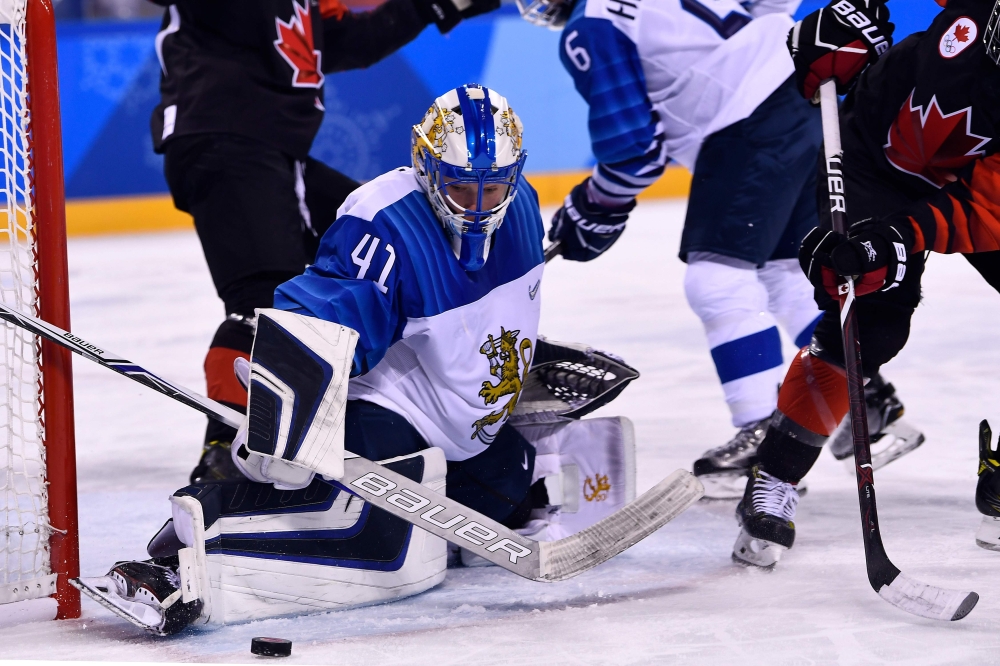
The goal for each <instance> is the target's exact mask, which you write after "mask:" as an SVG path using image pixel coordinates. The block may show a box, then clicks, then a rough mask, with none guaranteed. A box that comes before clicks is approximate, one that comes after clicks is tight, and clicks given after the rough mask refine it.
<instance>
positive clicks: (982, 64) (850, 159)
mask: <svg viewBox="0 0 1000 666" xmlns="http://www.w3.org/2000/svg"><path fill="white" fill-rule="evenodd" d="M871 2H875V0H871ZM866 4H867V3H866ZM939 4H946V6H945V8H944V10H943V11H942V12H941V13H940V14H938V16H937V17H936V18H935V19H934V20H933V22H932V23H931V25H930V26H929V27H928V28H927V30H926V31H925V32H919V33H916V34H914V35H911V36H910V37H908V38H906V39H905V40H903V41H901V42H900V43H899V44H897V45H895V46H893V47H892V48H891V49H888V50H886V49H884V48H879V47H877V46H876V45H874V44H872V43H871V40H868V37H869V36H870V35H867V34H865V30H863V29H862V28H866V27H867V28H872V29H871V30H869V32H877V29H878V27H879V26H878V25H877V24H876V25H875V26H874V27H872V26H871V25H868V24H866V26H858V25H857V24H855V28H854V30H853V32H852V31H851V30H850V29H847V28H845V27H844V26H845V25H847V23H846V22H845V21H839V23H838V26H839V27H838V28H837V29H836V30H832V29H828V28H829V25H832V24H828V25H827V27H826V28H825V27H824V22H830V21H836V20H837V16H844V15H849V14H850V13H851V11H853V10H852V9H851V8H853V5H851V3H850V2H844V1H841V2H835V3H831V5H829V6H828V7H826V8H824V9H823V10H822V11H820V12H816V13H814V14H812V15H810V16H809V17H807V18H805V19H804V20H803V21H802V22H801V23H800V24H799V25H797V26H796V28H795V29H794V30H793V31H792V34H791V35H790V38H789V45H790V47H791V50H792V54H793V58H794V60H795V64H796V69H797V73H798V80H799V83H800V88H801V89H802V90H803V92H804V93H805V94H807V95H809V94H811V92H812V90H814V89H815V88H816V86H817V85H818V84H819V82H821V81H822V80H824V79H827V78H835V79H837V82H838V87H839V88H841V91H842V92H846V91H848V89H849V93H848V96H847V98H846V100H845V102H844V104H843V108H842V109H841V114H840V131H841V137H842V142H843V151H844V158H843V172H844V183H843V186H844V193H845V201H846V204H847V206H846V208H847V214H848V216H849V221H850V222H852V224H851V227H850V231H849V235H848V236H847V237H845V236H842V235H840V234H837V233H835V232H833V231H830V230H829V229H822V228H817V229H814V230H813V231H812V232H810V234H809V235H808V236H807V237H806V239H805V240H804V241H803V244H802V249H801V252H800V262H801V264H802V267H803V270H804V271H805V272H806V274H807V275H808V276H809V278H810V280H811V281H812V282H813V284H814V285H816V287H817V290H816V293H817V301H818V302H819V303H820V305H821V307H822V308H823V309H824V310H825V315H824V317H823V318H822V320H821V321H820V323H819V324H818V325H817V327H816V330H815V332H814V334H813V340H812V342H811V344H810V345H809V346H808V347H805V348H803V349H802V350H801V351H800V352H799V354H798V355H797V357H796V359H795V361H794V362H793V364H792V366H791V368H790V369H789V371H788V373H787V375H786V377H785V381H784V384H783V385H782V388H781V391H780V395H779V402H778V408H779V412H780V413H779V414H778V416H777V417H776V418H775V420H774V421H772V424H771V428H770V431H769V432H768V434H767V436H766V437H765V439H764V442H763V443H762V444H761V446H760V449H759V464H758V466H757V467H756V468H755V469H754V473H753V477H752V478H753V483H749V484H747V489H746V493H745V495H744V498H743V500H742V502H741V504H740V506H739V508H738V509H737V515H738V518H739V519H740V521H741V524H742V526H743V530H742V532H741V534H740V536H739V538H738V540H737V544H736V547H735V549H734V552H733V555H734V557H735V558H737V559H739V560H743V561H746V562H750V563H752V564H758V565H765V566H766V565H772V564H774V563H775V562H776V561H777V559H778V557H779V556H780V553H781V551H782V550H783V549H784V548H788V547H790V546H791V545H792V542H793V541H794V536H795V527H794V523H793V522H792V521H793V519H794V516H795V502H796V499H797V490H796V484H797V483H798V482H799V481H800V480H801V479H802V477H803V476H804V475H805V474H806V472H808V470H809V469H810V468H811V467H812V465H813V463H814V462H815V461H816V459H817V457H818V456H819V453H820V450H821V448H820V447H821V446H822V445H823V443H824V441H825V440H826V435H827V434H829V432H830V429H831V428H833V427H834V426H835V425H836V423H837V422H839V421H840V419H841V418H842V417H843V416H844V414H845V413H846V412H847V408H848V396H847V387H846V380H845V376H844V370H843V366H844V356H843V346H842V342H841V331H840V328H841V327H840V321H839V304H838V302H837V300H836V298H835V296H836V287H837V278H838V276H846V275H850V276H855V286H856V294H857V295H858V300H857V302H856V305H855V308H856V313H857V321H858V326H859V331H860V344H861V356H862V359H863V368H862V370H863V372H864V375H865V377H873V376H874V375H875V373H876V372H877V371H878V369H879V367H880V366H882V365H883V364H884V363H886V362H887V361H889V360H890V359H891V358H893V357H894V356H895V355H896V354H897V353H898V352H899V351H900V350H901V349H902V348H903V346H904V345H905V343H906V340H907V337H908V335H909V328H910V318H911V316H912V315H913V311H914V309H915V308H916V307H917V305H918V303H919V301H920V279H921V275H922V273H923V269H924V261H925V252H928V251H934V252H942V253H956V252H957V253H962V254H964V255H965V256H966V258H967V259H968V260H969V262H970V263H971V264H972V265H973V266H974V267H975V268H976V270H978V271H979V273H980V274H982V276H983V277H984V278H985V279H986V281H987V282H988V283H989V284H990V285H992V286H993V287H994V288H997V289H1000V155H998V154H997V152H998V149H1000V42H998V38H1000V35H997V16H998V13H1000V3H995V2H994V0H949V1H948V2H947V3H944V2H943V1H941V2H939ZM991 13H992V14H991ZM991 17H992V18H991ZM832 35H836V36H835V37H831V36H832ZM821 37H822V38H821ZM838 39H839V40H840V41H837V40H838ZM866 40H867V41H866ZM838 47H839V48H838ZM859 51H860V52H861V54H864V55H863V57H859ZM880 55H881V57H879V56H880ZM869 61H873V62H874V64H871V65H870V66H869V67H868V68H867V69H866V70H865V71H864V72H863V73H861V74H860V77H858V73H859V72H860V71H861V70H862V69H863V68H864V66H866V65H868V63H869ZM855 80H856V81H857V83H856V85H854V86H853V87H851V84H852V83H853V82H854V81H855ZM821 168H825V167H823V166H821ZM987 449H988V446H987ZM981 469H982V467H981ZM992 469H993V468H992V467H991V468H990V469H989V472H990V473H989V474H987V473H986V472H985V471H984V472H983V474H982V475H981V478H991V477H992V476H993V474H992ZM990 487H991V484H990V483H987V482H981V483H980V488H979V494H983V493H984V492H985V490H984V489H989V488H990ZM979 504H980V509H981V510H983V507H984V506H986V505H987V504H986V503H984V502H979ZM990 511H991V512H993V511H994V510H993V509H990ZM992 515H993V514H992V513H990V514H988V515H987V516H986V520H993V518H992ZM985 527H986V526H985V525H984V528H985ZM984 528H981V531H982V529H984ZM994 529H996V528H995V527H994ZM980 541H982V539H980Z"/></svg>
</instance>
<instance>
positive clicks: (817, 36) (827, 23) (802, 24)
mask: <svg viewBox="0 0 1000 666" xmlns="http://www.w3.org/2000/svg"><path fill="white" fill-rule="evenodd" d="M895 27H896V26H895V25H893V24H892V23H890V22H889V10H888V9H887V8H886V6H885V4H884V3H883V0H832V1H831V2H830V4H828V5H827V6H826V7H824V8H823V9H818V10H816V11H814V12H813V13H812V14H809V15H808V16H806V17H805V18H804V19H802V20H801V21H799V22H798V23H796V24H795V26H794V27H793V28H792V30H791V32H789V33H788V42H787V44H788V50H789V52H791V54H792V61H793V62H794V63H795V83H796V85H797V86H798V88H799V92H800V93H802V95H803V96H804V97H805V98H806V99H810V100H811V99H813V97H814V95H815V94H816V90H817V89H818V88H819V84H821V83H823V81H825V80H827V79H831V78H832V79H836V81H837V92H838V93H840V94H841V95H843V94H845V93H847V91H848V90H850V88H851V87H852V86H853V85H854V83H855V81H857V78H858V76H860V75H861V72H862V71H864V69H865V67H867V66H868V65H869V64H871V63H874V62H875V61H876V60H878V59H879V56H880V55H882V54H883V53H885V52H886V51H887V50H888V49H889V47H890V46H892V32H893V30H895Z"/></svg>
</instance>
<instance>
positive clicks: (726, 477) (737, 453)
mask: <svg viewBox="0 0 1000 666" xmlns="http://www.w3.org/2000/svg"><path fill="white" fill-rule="evenodd" d="M770 423H771V417H770V416H768V417H767V418H763V419H761V420H760V421H754V422H753V423H750V424H748V425H745V426H743V427H742V428H740V430H739V432H737V433H736V435H735V436H734V437H733V438H732V439H731V440H729V441H728V442H726V443H725V444H723V445H722V446H719V447H716V448H714V449H709V450H708V451H706V452H705V453H704V454H702V457H701V458H698V460H695V461H694V475H695V476H696V477H698V480H699V481H701V483H702V485H703V486H705V494H704V496H703V499H739V498H740V497H742V496H743V490H744V488H746V483H747V474H748V473H749V472H750V468H751V467H753V466H754V465H755V464H756V462H757V447H759V446H760V443H761V442H763V441H764V435H766V434H767V427H768V425H770Z"/></svg>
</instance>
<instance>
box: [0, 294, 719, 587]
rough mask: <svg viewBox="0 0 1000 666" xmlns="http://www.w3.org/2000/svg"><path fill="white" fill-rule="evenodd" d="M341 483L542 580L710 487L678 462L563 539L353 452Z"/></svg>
mask: <svg viewBox="0 0 1000 666" xmlns="http://www.w3.org/2000/svg"><path fill="white" fill-rule="evenodd" d="M0 319H2V320H4V321H7V322H9V323H11V324H14V325H15V326H19V327H21V328H23V329H25V330H27V331H30V332H32V333H34V334H35V335H38V336H40V337H43V338H45V339H46V340H50V341H52V342H54V343H56V344H58V345H62V346H63V347H66V348H67V349H69V350H70V351H72V352H75V353H77V354H79V355H80V356H83V357H84V358H86V359H88V360H90V361H94V362H95V363H99V364H100V365H103V366H105V367H107V368H110V369H111V370H114V371H115V372H118V373H120V374H122V375H125V376H126V377H128V378H129V379H133V380H135V381H137V382H139V383H140V384H142V385H144V386H146V387H148V388H151V389H153V390H154V391H156V392H158V393H162V394H164V395H166V396H169V397H171V398H173V399H174V400H177V401H178V402H181V403H183V404H185V405H187V406H188V407H192V408H194V409H197V410H198V411H199V412H201V413H202V414H206V415H207V416H209V417H211V418H213V419H216V420H217V421H221V422H222V423H225V424H226V425H229V426H232V427H234V428H239V427H240V426H241V425H242V424H243V419H244V417H243V414H241V413H240V412H237V411H236V410H234V409H230V408H229V407H226V406H225V405H222V404H220V403H218V402H215V401H214V400H211V399H209V398H206V397H204V396H201V395H198V394H197V393H194V392H192V391H189V390H187V389H185V388H183V387H181V386H177V385H176V384H173V383H171V382H169V381H167V380H165V379H163V378H162V377H158V376H157V375H154V374H153V373H151V372H149V371H148V370H146V369H145V368H143V367H142V366H139V365H136V364H135V363H133V362H132V361H129V360H127V359H124V358H121V357H118V356H115V355H114V354H112V353H111V352H108V351H105V350H103V349H101V348H99V347H97V346H96V345H92V344H90V343H89V342H87V341H86V340H83V339H81V338H78V337H76V336H75V335H73V334H72V333H69V332H67V331H64V330H62V329H60V328H57V327H55V326H52V325H51V324H49V323H46V322H44V321H41V320H39V319H36V318H35V317H31V316H29V315H25V314H21V313H19V312H16V311H14V310H11V309H10V308H8V307H6V306H5V305H2V304H0ZM344 469H345V471H344V477H343V478H341V479H338V480H337V483H338V484H340V485H342V486H343V487H345V488H347V489H348V490H349V491H350V492H352V493H354V494H355V495H357V496H359V497H361V498H362V499H364V500H365V501H367V502H369V503H370V504H371V505H372V506H376V507H378V508H380V509H382V510H384V511H387V512H389V513H391V514H392V515H394V516H398V517H399V518H402V519H403V520H405V521H406V522H408V523H410V524H411V525H416V526H417V527H420V528H421V529H424V530H426V531H428V532H430V533H431V534H434V535H436V536H439V537H441V538H442V539H445V540H446V541H450V542H451V543H454V544H457V545H459V546H461V547H463V548H465V549H467V550H470V551H472V552H474V553H475V554H476V555H479V556H480V557H482V558H484V559H486V560H489V561H490V562H493V563H494V564H497V565H499V566H501V567H503V568H505V569H507V570H508V571H512V572H514V573H516V574H517V575H519V576H522V577H524V578H528V579H530V580H537V581H557V580H565V579H567V578H572V577H573V576H576V575H577V574H580V573H583V572H584V571H586V570H588V569H590V568H592V567H595V566H597V565H598V564H600V563H601V562H604V561H605V560H608V559H610V558H612V557H614V556H615V555H617V554H618V553H620V552H622V551H623V550H625V549H626V548H629V547H630V546H632V545H634V544H636V543H638V542H639V541H641V540H642V539H644V538H646V537H647V536H649V535H650V534H652V533H653V532H655V531H656V530H658V529H659V528H660V527H662V526H663V525H665V524H667V523H668V522H670V521H671V520H673V519H674V518H675V517H677V516H678V515H679V514H680V513H681V512H682V511H684V510H685V509H687V508H688V507H689V506H691V505H692V504H693V503H695V502H696V501H698V499H699V498H700V497H701V495H702V493H703V492H704V489H703V488H702V486H701V483H700V482H699V481H698V480H697V479H696V478H695V477H694V476H692V475H691V474H690V473H689V472H687V471H686V470H680V469H679V470H677V471H676V472H674V473H673V474H671V475H670V476H668V477H667V478H666V479H664V480H663V481H660V483H658V484H657V485H655V486H654V487H653V488H651V489H650V490H648V491H646V492H645V493H643V494H642V496H640V497H638V498H637V499H636V500H634V501H633V502H630V503H629V504H628V505H626V506H624V507H622V508H621V509H619V510H618V511H616V512H615V513H613V514H612V515H610V516H608V517H607V518H604V519H603V520H601V521H599V522H597V523H595V524H594V525H591V526H590V527H588V528H587V529H585V530H583V531H581V532H578V533H576V534H574V535H572V536H569V537H566V538H565V539H560V540H558V541H535V540H533V539H529V538H527V537H524V536H521V535H520V534H518V533H517V532H515V531H514V530H512V529H510V528H508V527H506V526H504V525H501V524H500V523H498V522H496V521H494V520H492V519H490V518H487V517H486V516H484V515H482V514H480V513H478V512H476V511H473V510H472V509H470V508H468V507H466V506H464V505H462V504H460V503H459V502H456V501H454V500H452V499H449V498H448V497H445V496H444V495H441V494H438V493H435V492H433V491H431V490H429V489H427V488H425V487H424V486H422V485H421V484H420V483H418V482H416V481H411V480H410V479H408V478H406V477H405V476H403V475H401V474H397V473H396V472H393V471H392V470H390V469H387V468H385V467H383V466H381V465H378V464H377V463H374V462H372V461H371V460H368V459H366V458H362V457H360V456H354V455H353V454H350V453H348V454H347V459H346V460H345V464H344Z"/></svg>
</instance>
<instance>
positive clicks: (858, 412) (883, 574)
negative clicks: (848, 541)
mask: <svg viewBox="0 0 1000 666" xmlns="http://www.w3.org/2000/svg"><path fill="white" fill-rule="evenodd" d="M820 106H821V108H822V113H823V144H824V150H825V156H826V172H827V178H826V182H827V191H828V193H829V196H830V221H831V222H832V224H833V230H834V231H837V232H839V233H842V234H847V203H846V199H845V195H844V170H843V169H844V167H843V150H842V149H841V146H840V117H839V113H838V109H837V88H836V83H835V82H834V81H832V80H828V81H826V82H825V83H823V84H822V85H821V86H820ZM839 292H840V325H841V336H842V338H843V341H844V364H845V369H846V370H847V391H848V394H849V396H850V416H851V431H852V433H853V435H854V467H855V471H856V472H857V476H858V501H859V503H860V506H861V529H862V535H863V538H864V544H865V562H866V564H867V566H868V581H869V582H870V583H871V585H872V588H873V589H874V590H875V591H876V592H878V591H879V590H880V589H882V586H883V585H888V584H889V583H891V582H892V581H893V580H895V579H896V576H898V575H899V569H897V568H896V567H895V566H894V565H893V564H892V562H890V561H889V557H888V555H886V553H885V548H884V547H883V545H882V533H881V531H880V530H879V525H878V511H877V510H876V508H875V480H874V477H873V475H872V452H871V435H870V434H869V432H868V409H867V407H866V405H865V382H864V375H863V373H862V370H861V341H860V340H859V339H858V320H857V309H856V307H855V306H856V304H857V301H856V300H855V296H854V280H852V279H851V278H846V279H845V280H844V282H843V283H842V284H841V285H840V288H839Z"/></svg>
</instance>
